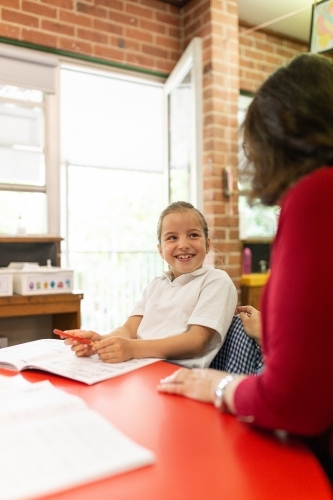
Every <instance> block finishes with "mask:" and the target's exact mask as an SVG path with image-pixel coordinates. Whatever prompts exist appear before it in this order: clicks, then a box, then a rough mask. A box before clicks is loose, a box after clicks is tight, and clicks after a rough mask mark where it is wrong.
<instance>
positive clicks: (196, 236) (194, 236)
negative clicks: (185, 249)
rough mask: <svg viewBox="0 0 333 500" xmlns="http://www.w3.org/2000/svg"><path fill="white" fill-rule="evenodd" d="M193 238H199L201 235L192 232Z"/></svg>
mask: <svg viewBox="0 0 333 500" xmlns="http://www.w3.org/2000/svg"><path fill="white" fill-rule="evenodd" d="M190 236H191V238H198V237H199V236H200V235H199V234H197V233H192V234H190Z"/></svg>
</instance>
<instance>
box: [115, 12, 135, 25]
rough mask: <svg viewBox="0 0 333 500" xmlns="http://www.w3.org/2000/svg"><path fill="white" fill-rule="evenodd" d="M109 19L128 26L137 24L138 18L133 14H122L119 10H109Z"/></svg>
mask: <svg viewBox="0 0 333 500" xmlns="http://www.w3.org/2000/svg"><path fill="white" fill-rule="evenodd" d="M109 19H111V21H113V22H115V23H119V24H125V25H129V26H137V25H138V20H137V19H136V18H135V17H133V16H128V15H126V14H122V13H121V12H113V11H112V12H111V11H110V13H109Z"/></svg>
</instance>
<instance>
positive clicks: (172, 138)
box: [169, 73, 193, 202]
mask: <svg viewBox="0 0 333 500" xmlns="http://www.w3.org/2000/svg"><path fill="white" fill-rule="evenodd" d="M190 78H191V73H188V74H187V75H186V77H185V79H184V81H183V82H182V83H181V84H180V85H179V86H178V87H176V88H175V89H174V90H173V91H172V92H171V93H170V95H169V113H170V116H169V144H170V149H169V151H170V163H169V175H170V201H171V202H173V201H178V200H184V201H191V186H190V172H191V145H192V128H193V106H192V103H191V99H192V94H191V93H192V88H191V84H190Z"/></svg>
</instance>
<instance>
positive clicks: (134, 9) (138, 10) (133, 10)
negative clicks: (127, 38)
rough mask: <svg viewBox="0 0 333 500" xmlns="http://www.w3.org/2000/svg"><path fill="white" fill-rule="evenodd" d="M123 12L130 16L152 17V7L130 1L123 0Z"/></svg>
mask: <svg viewBox="0 0 333 500" xmlns="http://www.w3.org/2000/svg"><path fill="white" fill-rule="evenodd" d="M125 12H126V14H129V15H130V16H134V17H139V18H141V17H143V18H146V19H152V18H153V12H152V9H147V8H145V7H140V6H139V5H137V4H133V3H130V2H125Z"/></svg>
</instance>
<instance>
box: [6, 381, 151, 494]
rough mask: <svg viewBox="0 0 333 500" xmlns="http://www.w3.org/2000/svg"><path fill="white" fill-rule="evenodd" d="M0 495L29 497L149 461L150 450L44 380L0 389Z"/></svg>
mask: <svg viewBox="0 0 333 500" xmlns="http://www.w3.org/2000/svg"><path fill="white" fill-rule="evenodd" d="M0 399H1V408H0V443H1V453H0V485H1V486H0V491H1V493H0V497H1V500H29V499H35V498H38V497H39V496H42V495H43V496H44V495H48V494H52V493H55V492H58V491H61V490H64V489H68V488H72V487H75V486H78V485H82V484H84V483H88V482H91V481H94V480H98V479H102V478H106V477H108V476H112V475H115V474H119V473H123V472H126V471H129V470H131V469H136V468H139V467H143V466H146V465H149V464H152V463H154V461H155V456H154V453H153V452H152V451H150V450H148V449H146V448H144V447H143V446H141V445H139V444H137V443H136V442H134V441H133V440H132V439H130V438H128V437H127V436H126V435H124V434H123V433H122V432H120V431H119V430H118V429H117V428H115V427H114V426H113V425H112V424H111V423H110V422H109V421H108V420H106V419H105V418H104V417H102V416H101V415H99V414H98V413H97V412H95V411H93V410H90V409H89V408H88V407H87V405H86V403H85V402H84V401H83V399H81V398H79V397H77V396H73V395H70V394H68V393H66V392H65V391H62V390H60V389H57V388H55V387H54V386H52V384H51V383H50V382H48V381H44V382H37V383H34V384H29V386H27V387H20V388H19V387H12V388H9V389H1V390H0Z"/></svg>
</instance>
